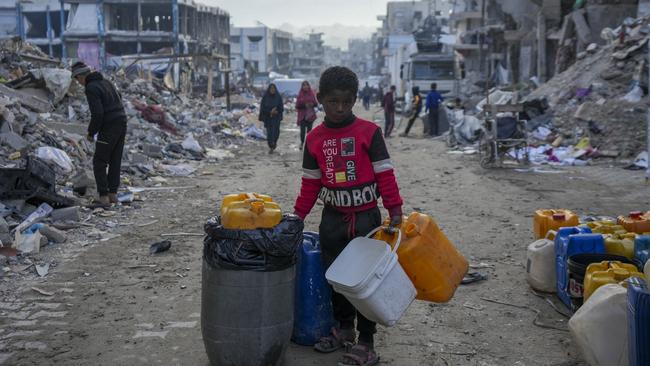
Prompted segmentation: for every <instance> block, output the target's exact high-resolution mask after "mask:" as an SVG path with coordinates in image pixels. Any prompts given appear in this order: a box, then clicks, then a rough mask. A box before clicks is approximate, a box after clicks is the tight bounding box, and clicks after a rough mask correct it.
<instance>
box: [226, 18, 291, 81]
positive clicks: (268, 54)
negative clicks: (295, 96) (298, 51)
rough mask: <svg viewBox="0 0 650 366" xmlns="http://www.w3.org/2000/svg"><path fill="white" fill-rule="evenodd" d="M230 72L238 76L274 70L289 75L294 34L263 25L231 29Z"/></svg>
mask: <svg viewBox="0 0 650 366" xmlns="http://www.w3.org/2000/svg"><path fill="white" fill-rule="evenodd" d="M230 44H231V51H230V52H231V57H232V60H233V61H232V69H233V71H234V72H236V73H238V74H240V73H242V72H244V70H248V71H249V72H252V73H269V72H271V71H275V72H278V73H281V74H289V72H290V71H291V61H292V60H291V53H292V50H293V35H292V34H291V33H289V32H284V31H281V30H279V29H272V28H269V27H266V26H258V27H232V28H231V29H230Z"/></svg>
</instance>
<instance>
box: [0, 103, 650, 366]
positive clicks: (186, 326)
mask: <svg viewBox="0 0 650 366" xmlns="http://www.w3.org/2000/svg"><path fill="white" fill-rule="evenodd" d="M359 113H360V115H361V116H362V117H366V118H372V117H371V116H370V114H368V113H366V112H362V111H359ZM376 115H381V113H376ZM287 119H288V121H287V122H286V123H285V124H284V127H283V128H284V129H283V132H282V135H281V137H280V141H281V147H280V149H279V153H277V154H275V155H271V156H269V155H268V154H267V150H266V147H265V144H264V143H251V144H249V145H246V146H245V147H243V148H242V149H241V150H240V151H239V152H237V154H236V155H237V157H236V158H234V159H231V160H228V161H224V162H221V163H219V164H212V165H205V166H204V167H203V168H202V169H200V171H199V172H200V173H199V174H197V176H196V177H193V178H173V179H170V181H169V182H168V183H166V186H171V187H173V186H176V187H178V186H186V187H188V186H189V187H188V188H184V189H176V190H167V191H159V192H147V193H145V194H144V197H145V198H146V200H145V201H144V202H140V203H138V204H137V205H138V206H139V208H136V209H120V210H118V211H117V214H116V216H115V217H111V218H105V219H104V218H103V219H101V220H100V222H102V221H114V222H116V223H117V225H116V226H115V225H110V226H115V227H114V228H112V229H111V228H110V227H107V226H101V225H100V229H102V230H105V231H108V232H109V233H110V234H119V235H120V236H119V237H117V238H114V239H110V240H107V241H104V242H101V241H96V240H91V239H87V240H85V241H84V243H85V244H88V243H89V244H88V245H85V246H82V245H81V244H80V243H79V242H78V241H75V242H70V243H66V244H62V245H58V246H54V247H48V248H46V249H45V250H44V252H43V253H41V254H40V255H39V256H40V257H42V258H47V259H48V260H50V261H53V262H54V264H55V266H53V267H52V268H51V269H50V273H49V275H47V276H46V277H45V278H38V277H37V276H36V275H34V274H22V275H14V276H5V277H4V278H2V282H0V293H1V295H2V300H1V302H0V364H4V365H50V364H60V365H201V366H207V365H208V360H207V356H206V354H205V351H204V348H203V342H202V339H201V330H200V297H201V285H200V284H201V255H202V247H203V245H202V238H201V236H175V237H171V238H170V239H171V240H172V242H173V245H172V248H171V250H170V251H168V252H166V253H162V254H158V255H155V256H151V255H149V254H148V247H149V245H150V244H151V243H153V242H156V241H159V240H161V239H162V237H161V234H167V233H178V232H185V233H195V234H201V233H202V231H203V228H202V227H203V223H204V222H205V220H206V219H207V218H208V217H210V216H212V215H214V214H215V212H216V208H217V203H218V202H219V201H220V198H221V197H222V196H223V195H224V194H228V193H234V192H240V191H258V192H263V193H266V194H270V195H272V196H273V197H274V198H275V200H276V201H278V202H279V203H280V204H281V205H282V207H284V208H285V210H291V207H292V206H293V202H294V200H295V196H296V194H297V192H298V188H299V182H300V179H299V177H300V174H301V169H300V167H301V153H300V152H299V151H298V146H297V143H298V130H297V129H296V127H295V124H293V122H291V121H293V116H288V117H287ZM403 127H404V126H402V128H403ZM415 129H416V131H417V132H418V133H419V132H420V131H421V124H420V125H416V127H415ZM388 145H389V150H390V152H391V154H392V156H393V159H394V161H395V164H396V166H397V175H398V181H399V184H400V187H401V192H402V195H403V197H404V200H405V202H406V204H405V207H404V209H405V212H410V211H412V210H416V209H417V210H421V211H423V212H425V213H428V214H430V215H432V216H433V217H434V218H435V219H436V220H437V221H438V222H439V224H440V226H441V227H442V228H443V230H444V231H445V232H446V233H447V235H448V236H449V238H450V239H451V240H452V241H453V242H454V243H455V244H456V245H457V247H458V248H459V249H460V250H461V251H462V252H463V253H464V254H465V256H466V257H467V258H468V259H469V260H470V262H471V263H472V264H481V263H483V264H484V266H485V267H486V268H483V269H480V271H482V272H484V273H487V274H488V276H489V278H488V280H487V281H484V282H480V283H475V284H472V285H468V286H462V287H461V288H459V290H458V291H457V293H456V296H455V297H454V299H453V300H452V301H451V302H449V303H447V304H433V303H426V302H420V301H417V302H415V303H414V304H413V305H412V306H411V307H410V308H409V310H408V313H407V314H406V316H405V317H404V318H403V319H402V320H401V321H400V322H399V323H398V324H397V325H396V326H395V327H392V328H380V330H379V333H378V335H377V345H376V346H377V350H378V352H379V353H380V355H381V359H382V364H384V365H399V366H409V365H486V366H487V365H582V364H583V363H582V361H581V356H580V355H579V353H578V351H577V350H576V348H575V345H574V343H573V342H572V340H571V338H570V336H569V333H568V332H567V331H566V323H567V319H566V318H565V317H564V316H562V315H560V314H559V313H558V312H556V311H555V310H554V309H553V308H552V307H551V306H550V305H549V303H548V302H547V301H546V300H545V299H543V298H540V297H538V296H535V295H534V294H533V293H532V292H531V291H530V290H529V287H528V286H527V284H526V281H525V267H524V264H525V256H526V247H527V245H528V244H529V243H530V242H531V241H532V213H533V211H534V210H535V209H537V208H547V207H549V208H550V207H567V208H570V209H573V210H575V211H577V212H580V213H593V214H603V215H616V214H619V213H625V212H627V211H630V210H634V209H647V208H648V207H650V194H649V193H650V188H649V187H648V186H645V185H643V180H642V174H641V173H639V172H628V171H625V170H622V169H620V167H609V166H604V165H601V166H592V167H583V168H564V169H562V170H561V171H560V174H543V173H521V172H515V171H513V170H490V171H486V170H483V169H481V168H480V167H479V166H478V163H477V157H476V156H463V155H450V154H447V149H446V147H445V146H444V143H443V142H441V141H431V140H429V139H423V138H410V139H405V138H399V137H395V138H392V139H390V140H389V141H388ZM320 208H321V206H317V207H316V208H315V210H314V211H313V212H312V214H311V215H310V216H309V217H308V219H307V221H306V229H308V230H317V227H318V222H319V218H320ZM154 221H155V222H154ZM152 222H154V223H152ZM85 230H86V232H91V231H93V230H94V229H93V228H88V229H85ZM82 232H84V231H82ZM30 271H33V267H32V269H31V270H30V269H27V270H25V272H30ZM33 287H37V288H39V289H41V290H45V291H46V292H50V293H51V296H47V295H42V294H39V293H38V292H36V291H34V290H33V289H32V288H33ZM491 300H494V301H497V302H502V303H505V304H510V305H505V304H499V303H495V302H493V301H491ZM556 303H557V302H556ZM537 312H539V315H536V313H537ZM536 316H537V323H538V324H542V325H543V326H544V327H540V326H536V325H534V324H533V321H534V320H535V318H536ZM551 328H557V329H551ZM338 357H340V354H333V355H328V356H323V355H320V354H316V353H314V352H313V351H311V349H309V348H307V347H299V346H295V345H292V346H291V347H290V349H289V351H288V354H287V356H286V362H285V365H290V366H294V365H295V366H297V365H335V364H336V360H337V359H338Z"/></svg>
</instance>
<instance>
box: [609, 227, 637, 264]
mask: <svg viewBox="0 0 650 366" xmlns="http://www.w3.org/2000/svg"><path fill="white" fill-rule="evenodd" d="M636 235H637V234H635V233H624V234H623V233H616V234H611V235H605V251H606V252H607V253H609V254H616V255H622V256H624V257H627V258H628V259H634V240H635V239H636Z"/></svg>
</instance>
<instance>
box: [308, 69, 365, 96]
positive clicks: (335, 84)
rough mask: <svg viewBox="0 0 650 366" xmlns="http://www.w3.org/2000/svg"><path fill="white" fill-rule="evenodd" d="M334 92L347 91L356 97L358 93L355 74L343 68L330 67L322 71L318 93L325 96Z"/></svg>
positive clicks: (357, 82) (357, 81)
mask: <svg viewBox="0 0 650 366" xmlns="http://www.w3.org/2000/svg"><path fill="white" fill-rule="evenodd" d="M334 90H343V91H349V92H351V93H352V94H353V95H357V93H358V92H359V78H357V74H355V73H354V71H352V70H350V69H348V68H347V67H343V66H332V67H330V68H328V69H327V70H325V71H323V73H322V74H321V76H320V81H319V82H318V92H319V93H320V94H321V95H322V96H325V95H327V94H329V93H331V92H333V91H334Z"/></svg>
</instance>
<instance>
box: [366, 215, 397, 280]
mask: <svg viewBox="0 0 650 366" xmlns="http://www.w3.org/2000/svg"><path fill="white" fill-rule="evenodd" d="M384 228H385V227H384V226H380V227H378V228H376V229H374V230H373V231H371V232H370V233H368V235H366V238H369V239H370V238H371V237H372V236H373V235H375V234H376V233H377V232H378V231H379V230H383V229H384ZM401 243H402V230H400V229H399V228H398V229H397V241H396V242H395V246H394V247H393V253H395V255H397V248H399V245H400V244H401ZM389 265H390V261H388V262H386V265H385V266H384V268H383V269H382V270H381V272H375V276H377V278H379V279H381V278H382V277H383V276H384V273H386V269H388V266H389Z"/></svg>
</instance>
